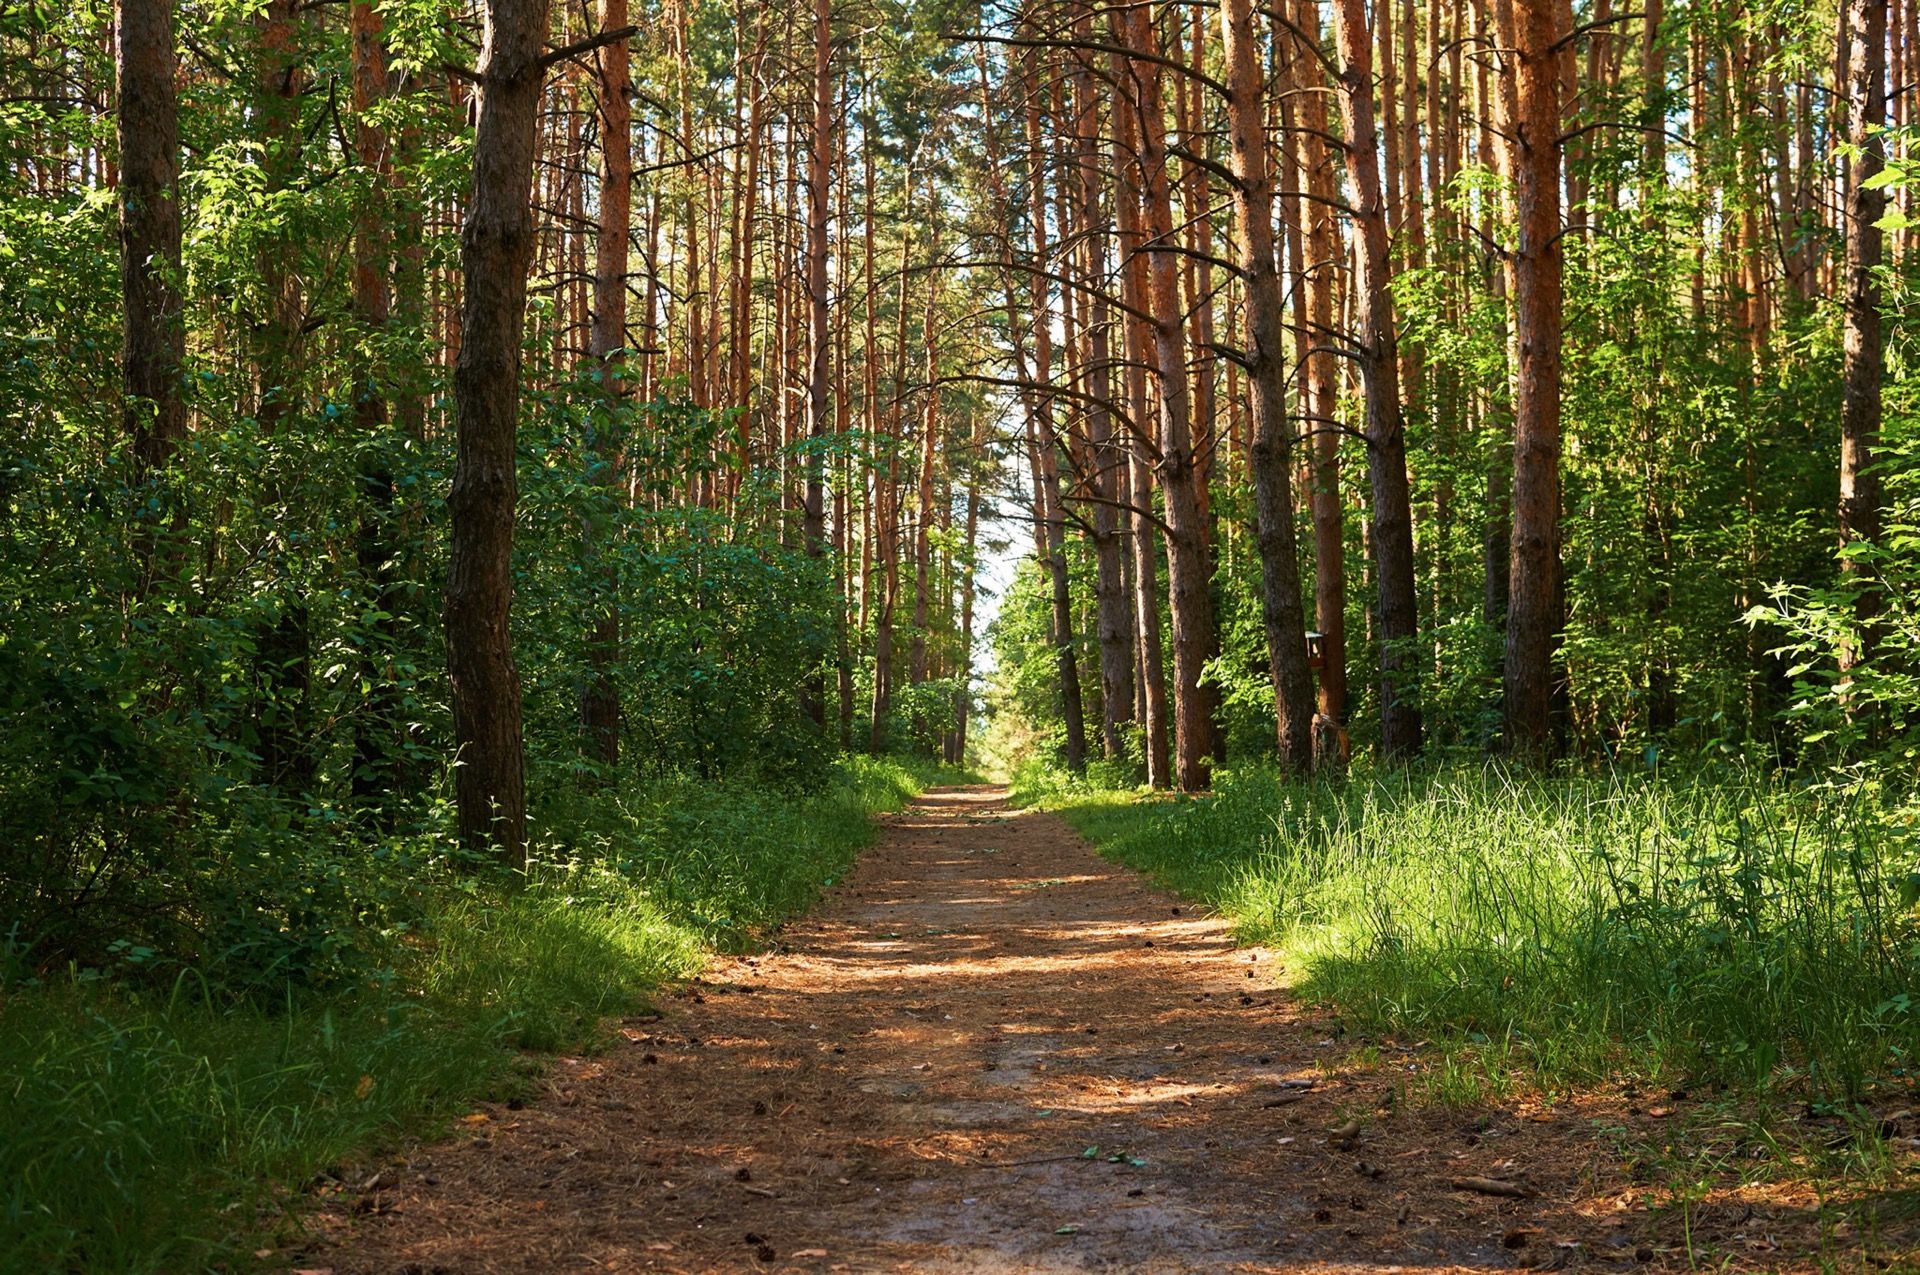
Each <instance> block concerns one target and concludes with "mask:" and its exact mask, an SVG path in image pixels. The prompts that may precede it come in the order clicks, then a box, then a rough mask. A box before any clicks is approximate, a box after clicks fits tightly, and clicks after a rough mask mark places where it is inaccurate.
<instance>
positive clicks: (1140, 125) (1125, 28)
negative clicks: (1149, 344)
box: [1112, 8, 1214, 792]
mask: <svg viewBox="0 0 1920 1275" xmlns="http://www.w3.org/2000/svg"><path fill="white" fill-rule="evenodd" d="M1112 20H1113V22H1114V25H1115V27H1116V32H1115V33H1116V35H1117V36H1119V42H1120V43H1121V44H1122V45H1123V46H1124V47H1126V48H1127V49H1129V50H1132V51H1133V52H1136V53H1138V54H1140V55H1142V56H1140V57H1139V58H1134V59H1128V60H1126V61H1125V62H1124V63H1123V64H1122V66H1121V67H1119V68H1118V70H1119V73H1120V76H1121V80H1122V83H1123V84H1125V85H1126V86H1127V88H1126V93H1125V100H1124V102H1123V103H1122V105H1121V107H1120V109H1121V111H1122V112H1123V113H1127V114H1130V115H1131V116H1132V123H1133V136H1134V139H1135V140H1136V141H1137V142H1138V152H1137V153H1138V156H1139V158H1138V168H1139V171H1140V180H1141V189H1142V191H1143V194H1144V196H1145V198H1144V199H1143V201H1142V205H1141V216H1142V221H1141V230H1142V232H1143V234H1144V236H1145V244H1144V250H1145V252H1146V254H1147V262H1148V270H1147V279H1148V297H1149V301H1150V306H1151V312H1152V314H1153V316H1154V322H1153V325H1152V329H1153V330H1152V338H1153V364H1154V368H1155V370H1156V372H1157V373H1158V376H1159V382H1160V439H1159V444H1160V460H1159V466H1158V468H1159V474H1160V489H1161V495H1162V500H1163V502H1164V504H1165V508H1166V525H1167V592H1168V602H1169V604H1170V609H1171V611H1172V613H1173V683H1174V687H1173V714H1174V772H1175V776H1174V777H1175V781H1176V782H1177V783H1178V784H1179V786H1180V788H1181V789H1182V790H1184V791H1186V792H1198V791H1201V790H1202V789H1204V788H1206V787H1207V785H1208V782H1209V779H1210V776H1209V774H1208V768H1209V753H1210V752H1211V749H1212V745H1213V720H1212V714H1211V712H1210V708H1211V705H1210V703H1209V700H1208V696H1207V694H1206V691H1205V688H1204V687H1203V686H1202V679H1203V677H1204V675H1205V670H1206V661H1207V653H1208V652H1209V651H1210V650H1212V649H1213V646H1214V622H1213V593H1212V581H1211V580H1210V579H1209V574H1210V573H1209V571H1208V563H1207V549H1206V535H1207V528H1206V521H1205V518H1204V517H1203V516H1202V513H1201V510H1200V503H1199V500H1198V499H1197V497H1196V495H1195V492H1194V483H1193V468H1194V458H1193V436H1192V397H1191V389H1190V383H1189V381H1188V377H1187V363H1186V359H1187V343H1186V324H1185V322H1184V320H1183V317H1182V312H1181V303H1180V279H1179V253H1178V246H1179V245H1178V243H1177V241H1176V239H1175V231H1174V225H1173V203H1172V196H1171V192H1170V189H1169V184H1168V182H1169V178H1168V173H1167V142H1166V109H1165V106H1164V105H1163V100H1162V97H1161V91H1160V66H1159V64H1158V62H1157V61H1155V60H1154V59H1157V58H1158V56H1159V50H1158V47H1157V42H1156V40H1155V37H1154V33H1153V24H1152V22H1151V21H1150V20H1149V17H1148V15H1147V14H1146V13H1145V12H1143V11H1142V10H1140V9H1137V8H1136V9H1133V10H1130V11H1127V12H1125V13H1124V14H1123V13H1121V12H1119V11H1116V12H1115V13H1114V15H1113V19H1112Z"/></svg>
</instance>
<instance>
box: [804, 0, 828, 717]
mask: <svg viewBox="0 0 1920 1275" xmlns="http://www.w3.org/2000/svg"><path fill="white" fill-rule="evenodd" d="M833 141H834V133H833V7H832V4H831V0H814V3H813V136H812V137H811V138H810V139H809V142H808V149H807V364H808V366H807V438H808V440H809V441H810V444H811V445H810V446H809V447H808V449H807V486H806V495H805V498H804V505H805V514H804V529H805V538H806V546H807V556H808V557H810V558H814V559H816V560H818V559H821V558H823V557H824V556H825V554H826V551H827V544H826V541H827V498H826V497H827V494H826V439H827V435H828V433H829V432H830V430H831V425H830V423H829V422H830V413H831V403H830V400H829V395H830V391H831V387H830V386H829V384H828V379H827V378H828V374H829V372H830V370H831V367H832V364H831V362H830V359H829V354H830V352H831V350H832V348H833V332H832V329H831V326H830V323H829V318H830V316H829V315H828V313H827V254H828V245H827V224H828V220H829V213H830V210H831V204H830V203H829V202H828V201H829V198H830V196H831V194H832V191H831V189H830V183H831V181H832V168H833ZM822 657H823V658H821V659H816V660H815V661H814V667H813V668H811V669H809V670H807V673H806V678H807V683H806V692H805V699H806V705H807V712H808V714H809V715H810V716H811V717H812V718H813V719H814V721H815V722H817V723H818V724H819V725H820V726H821V727H822V728H823V729H824V728H825V726H826V721H827V687H826V672H825V663H824V652H823V653H822Z"/></svg>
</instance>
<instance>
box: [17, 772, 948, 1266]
mask: <svg viewBox="0 0 1920 1275" xmlns="http://www.w3.org/2000/svg"><path fill="white" fill-rule="evenodd" d="M935 778H948V777H947V776H944V775H935V774H934V773H933V772H931V771H929V770H927V769H926V768H924V767H912V766H909V765H903V764H901V763H899V762H894V761H880V760H874V759H869V758H853V759H849V760H847V761H845V762H843V763H841V764H840V766H838V767H837V768H836V771H835V774H834V776H833V778H832V781H831V782H830V783H828V784H827V785H826V786H825V787H824V788H823V789H821V790H819V791H816V792H813V793H810V794H804V795H802V794H794V793H789V792H784V791H782V790H780V789H777V788H772V787H768V786H766V785H761V784H757V783H752V782H747V781H740V780H735V781H720V782H712V783H699V782H693V781H670V782H660V783H654V784H649V785H647V786H645V787H643V788H636V789H635V790H633V791H630V792H627V793H623V794H620V795H618V797H616V798H611V799H609V798H607V797H605V796H604V795H603V796H602V798H601V799H600V800H599V801H597V802H596V803H595V805H594V807H593V810H594V812H595V815H594V818H595V819H596V820H597V822H596V823H595V824H594V825H593V826H592V827H587V826H584V825H582V824H579V823H578V822H577V821H576V823H575V824H574V825H573V826H572V827H571V828H570V835H569V838H568V841H567V842H566V844H565V845H563V844H562V843H561V841H560V840H559V838H558V837H557V836H556V835H554V834H553V833H552V831H551V830H552V829H554V828H558V827H567V826H568V825H567V823H566V822H565V820H566V817H567V815H568V812H563V811H549V812H547V813H548V819H547V827H548V829H549V837H548V840H549V844H548V845H547V846H546V847H545V849H544V851H543V854H542V857H541V860H540V862H538V863H536V865H535V867H534V869H533V871H532V872H531V873H530V874H529V877H528V879H527V880H526V881H525V882H524V883H522V884H520V885H519V886H518V887H517V888H504V887H502V886H501V885H499V884H495V883H491V882H487V881H484V880H475V879H463V878H459V877H456V876H452V875H448V876H446V877H444V878H442V879H438V880H435V881H430V882H424V883H420V884H421V891H420V906H421V910H420V913H419V915H418V917H417V919H416V920H415V921H414V923H413V925H412V927H411V930H410V932H409V933H408V934H406V935H404V936H402V939H401V941H400V942H398V943H397V944H396V945H395V946H396V949H397V950H399V951H401V952H402V953H404V956H403V957H402V958H401V959H400V960H398V961H395V962H393V963H392V964H391V968H388V969H386V970H384V971H383V972H382V973H381V974H380V975H379V976H378V977H376V978H373V979H370V980H368V981H366V982H365V983H364V984H363V985H360V986H356V987H353V988H345V989H342V988H334V989H330V990H325V991H321V990H317V989H311V988H309V989H303V990H294V989H289V990H288V991H287V992H286V993H285V994H284V995H283V996H282V997H280V998H278V999H273V1000H262V999H260V998H258V997H253V998H249V999H241V1000H235V999H233V998H231V997H228V996H223V995H221V994H220V992H219V991H218V989H215V988H211V987H209V986H208V985H206V984H205V983H203V982H202V981H200V980H199V979H198V978H197V977H196V976H195V975H194V974H193V973H192V972H182V973H181V974H180V975H179V976H178V977H177V978H176V979H175V980H174V981H173V982H172V983H171V984H169V985H157V986H156V985H152V984H149V985H146V986H144V987H142V986H138V985H133V984H128V983H125V982H116V981H113V980H109V979H105V978H99V977H92V976H89V975H87V974H85V973H80V972H69V973H68V974H67V975H66V976H62V977H58V978H49V977H44V976H43V977H42V978H39V979H34V980H26V979H22V978H19V977H18V976H16V977H15V978H14V979H13V980H12V981H11V982H0V1112H4V1113H5V1114H4V1122H3V1123H0V1271H5V1272H13V1271H20V1272H27V1271H35V1272H38V1271H49V1270H63V1269H84V1270H88V1271H160V1270H167V1271H177V1270H194V1269H203V1268H205V1267H207V1266H209V1265H214V1264H232V1263H234V1262H236V1261H238V1262H242V1263H244V1261H245V1259H246V1254H247V1252H248V1251H249V1250H250V1249H251V1248H252V1247H254V1245H255V1244H257V1243H258V1242H259V1240H258V1237H259V1235H260V1233H261V1228H262V1227H263V1226H265V1227H271V1226H272V1225H273V1224H274V1220H275V1219H276V1218H278V1217H279V1216H280V1215H281V1214H282V1212H283V1211H284V1206H285V1204H286V1202H287V1199H288V1198H289V1196H290V1195H291V1193H292V1192H293V1191H295V1190H296V1189H297V1188H298V1185H299V1184H300V1183H301V1182H303V1181H304V1180H306V1179H308V1178H311V1177H312V1176H313V1175H314V1174H316V1173H319V1172H321V1171H322V1170H325V1169H328V1168H330V1167H332V1166H335V1165H337V1164H338V1163H339V1162H340V1161H341V1160H343V1159H345V1158H347V1157H352V1156H364V1155H367V1154H372V1153H376V1152H377V1151H378V1150H379V1148H380V1147H382V1146H383V1145H386V1144H389V1143H391V1142H392V1140H394V1139H395V1138H397V1137H398V1136H400V1135H401V1134H403V1133H406V1132H419V1131H430V1130H431V1129H432V1128H433V1127H434V1125H435V1123H436V1122H438V1121H442V1120H445V1119H447V1118H448V1117H450V1116H451V1115H453V1114H455V1113H458V1112H459V1111H461V1110H463V1109H465V1108H466V1107H467V1106H468V1105H469V1104H471V1103H472V1102H473V1101H475V1100H476V1099H478V1098H480V1097H483V1096H501V1095H503V1094H505V1093H507V1092H509V1091H510V1090H511V1088H512V1087H513V1086H514V1084H515V1080H514V1077H515V1075H516V1074H517V1073H519V1072H522V1071H524V1070H525V1069H526V1063H525V1062H524V1061H523V1059H524V1058H525V1055H524V1054H523V1053H522V1052H521V1051H524V1050H533V1051H554V1050H561V1049H577V1048H587V1047H591V1046H592V1045H593V1044H594V1043H595V1036H596V1032H597V1028H598V1024H599V1023H600V1022H601V1021H602V1019H603V1018H604V1017H606V1016H607V1015H611V1014H617V1013H621V1012H624V1011H628V1010H631V1009H633V1008H636V1007H637V1006H639V1005H640V1004H642V1003H643V1001H644V998H645V997H646V995H647V994H648V992H649V991H651V990H652V989H653V988H655V987H657V986H658V985H659V984H660V983H661V982H662V981H663V980H667V979H671V978H677V977H683V976H686V975H689V974H692V973H695V972H697V971H698V970H699V968H700V967H701V965H702V964H703V963H704V961H705V960H706V957H707V954H708V953H709V952H710V951H711V950H713V949H714V948H715V947H735V948H737V947H740V946H742V945H744V944H745V943H747V942H749V941H750V940H751V939H752V937H753V936H754V935H755V934H757V933H759V932H760V931H762V930H763V929H765V928H766V927H768V926H771V925H774V924H776V923H778V922H779V921H780V920H782V919H784V918H785V917H788V916H791V915H793V914H794V913H795V912H797V911H799V910H801V909H803V908H805V907H806V906H807V905H809V904H810V903H811V902H812V901H813V899H814V898H815V896H816V895H817V894H818V893H819V891H820V890H821V889H822V888H823V887H824V886H825V885H827V884H829V883H831V882H832V881H834V880H835V879H837V878H838V876H839V875H840V874H842V873H844V872H845V870H846V868H847V866H848V865H849V864H850V863H851V861H852V859H853V857H854V855H855V853H856V852H857V851H858V849H859V847H860V846H861V845H862V844H864V843H865V842H866V840H867V839H868V836H869V827H870V825H869V820H868V816H869V815H871V814H873V813H875V812H878V811H881V810H886V809H890V808H893V807H897V806H898V805H900V804H901V803H902V802H904V801H905V800H906V799H907V798H908V797H909V796H911V795H912V794H913V793H915V792H916V791H918V790H919V788H920V787H921V785H922V783H924V782H926V781H928V780H932V779H935Z"/></svg>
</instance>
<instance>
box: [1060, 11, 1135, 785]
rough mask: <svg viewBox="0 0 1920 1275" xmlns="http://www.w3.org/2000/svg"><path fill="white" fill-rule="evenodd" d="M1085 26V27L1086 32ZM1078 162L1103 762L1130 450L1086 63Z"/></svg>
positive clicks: (1125, 644)
mask: <svg viewBox="0 0 1920 1275" xmlns="http://www.w3.org/2000/svg"><path fill="white" fill-rule="evenodd" d="M1084 26H1085V24H1084V23H1083V28H1084ZM1073 85H1074V103H1075V115H1074V131H1075V136H1076V142H1077V149H1076V152H1075V155H1076V162H1077V163H1078V166H1079V169H1080V207H1081V219H1082V231H1083V234H1084V245H1083V249H1082V253H1081V261H1082V263H1083V275H1084V278H1085V280H1086V283H1087V289H1088V292H1089V294H1090V298H1091V305H1090V307H1089V313H1090V319H1089V322H1088V324H1087V334H1086V347H1087V365H1086V382H1087V393H1088V396H1089V398H1090V400H1091V401H1090V402H1089V403H1088V404H1087V450H1088V452H1089V454H1090V463H1091V468H1092V475H1091V478H1090V482H1091V485H1092V488H1093V498H1094V504H1093V511H1092V520H1091V521H1092V537H1093V556H1094V599H1095V612H1096V619H1095V629H1096V632H1097V636H1098V638H1099V643H1100V742H1101V751H1102V752H1103V753H1104V754H1105V755H1106V757H1107V759H1108V760H1110V761H1111V760H1115V759H1117V758H1120V757H1122V756H1124V755H1125V753H1126V736H1125V727H1126V724H1127V723H1128V722H1129V721H1131V720H1132V718H1133V622H1132V617H1131V616H1130V615H1129V613H1128V600H1127V585H1126V559H1125V556H1124V555H1125V553H1126V545H1125V533H1124V531H1123V529H1122V527H1121V524H1120V515H1121V508H1120V507H1121V505H1122V504H1123V503H1124V500H1125V496H1126V492H1125V490H1124V485H1125V473H1126V465H1127V451H1126V448H1125V446H1124V445H1123V443H1122V442H1120V441H1117V440H1116V439H1115V438H1114V435H1113V413H1112V410H1111V407H1110V404H1111V402H1112V400H1113V369H1112V358H1113V354H1112V343H1113V336H1112V313H1111V308H1110V306H1109V305H1108V303H1107V294H1106V280H1107V235H1106V225H1105V222H1104V210H1103V209H1102V207H1101V192H1100V186H1101V181H1100V177H1101V170H1102V168H1103V165H1102V164H1101V162H1100V160H1101V155H1100V138H1099V113H1098V109H1097V105H1096V102H1097V99H1096V97H1095V91H1094V80H1093V75H1092V72H1091V70H1090V68H1089V67H1088V65H1087V63H1086V62H1085V60H1083V59H1082V58H1079V57H1076V58H1075V59H1074V62H1073Z"/></svg>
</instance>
